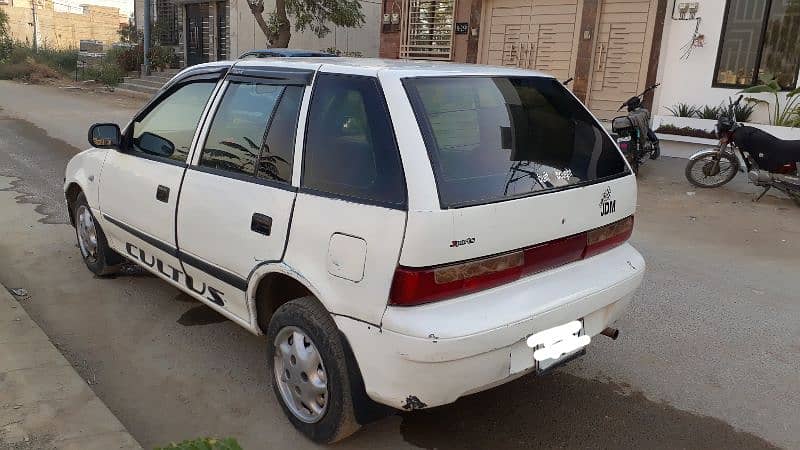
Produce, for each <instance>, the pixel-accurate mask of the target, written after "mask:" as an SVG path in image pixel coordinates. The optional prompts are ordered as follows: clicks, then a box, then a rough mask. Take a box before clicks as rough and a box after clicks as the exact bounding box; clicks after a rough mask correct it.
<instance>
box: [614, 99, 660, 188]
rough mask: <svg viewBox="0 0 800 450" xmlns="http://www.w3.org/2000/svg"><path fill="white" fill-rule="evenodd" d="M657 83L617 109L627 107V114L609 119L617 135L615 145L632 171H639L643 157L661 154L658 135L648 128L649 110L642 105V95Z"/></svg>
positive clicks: (655, 156) (655, 157) (653, 156)
mask: <svg viewBox="0 0 800 450" xmlns="http://www.w3.org/2000/svg"><path fill="white" fill-rule="evenodd" d="M659 85H660V83H657V84H654V85H652V86H650V87H649V88H647V89H645V90H644V91H642V93H641V94H639V95H637V96H635V97H631V98H629V99H628V100H626V101H625V103H623V104H622V105H621V106H620V107H619V109H617V111H620V110H622V108H627V110H628V115H626V116H620V117H615V118H614V120H612V121H611V131H612V132H613V133H614V134H616V136H617V145H619V148H620V150H622V154H623V155H625V158H627V159H628V162H629V163H630V165H631V168H632V169H633V172H634V173H638V172H639V166H641V165H642V164H644V161H645V158H647V157H648V156H649V157H650V159H658V157H659V156H660V155H661V147H660V145H659V142H658V137H657V136H656V133H655V132H654V131H653V130H651V129H650V111H648V110H647V108H645V107H644V106H642V99H643V98H644V95H645V94H647V93H648V92H650V91H652V90H653V89H655V88H657V87H658V86H659Z"/></svg>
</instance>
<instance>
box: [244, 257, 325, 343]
mask: <svg viewBox="0 0 800 450" xmlns="http://www.w3.org/2000/svg"><path fill="white" fill-rule="evenodd" d="M308 295H313V296H314V297H316V298H317V300H319V302H320V303H322V306H323V307H325V309H326V310H327V311H328V313H329V314H330V309H328V306H327V305H326V304H325V301H324V299H323V298H322V296H321V295H320V293H319V291H317V290H316V289H315V288H314V287H313V286H312V285H311V283H310V282H309V281H308V280H306V279H305V278H304V277H303V276H302V275H300V274H299V273H297V272H296V271H294V270H292V268H291V267H289V266H287V265H286V264H283V263H270V264H262V265H260V266H258V267H256V269H255V270H254V271H253V273H252V274H251V275H250V281H249V283H248V288H247V298H248V309H249V310H250V316H251V318H252V319H251V323H252V328H253V331H255V332H257V333H258V334H266V330H267V326H268V325H269V320H270V318H271V317H272V314H273V313H274V312H275V310H277V309H278V308H279V307H280V306H281V305H283V304H284V303H286V302H288V301H290V300H294V299H296V298H301V297H305V296H308Z"/></svg>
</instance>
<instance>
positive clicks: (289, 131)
mask: <svg viewBox="0 0 800 450" xmlns="http://www.w3.org/2000/svg"><path fill="white" fill-rule="evenodd" d="M302 100H303V88H302V87H300V86H287V87H286V89H285V90H284V92H283V96H282V97H281V101H280V103H279V104H278V108H277V109H276V110H275V115H274V117H273V118H272V122H271V123H270V126H269V131H267V138H266V139H265V140H264V146H263V147H262V149H261V157H260V158H259V160H258V176H259V177H261V178H265V179H267V180H273V181H282V182H286V183H290V182H291V181H292V163H293V162H294V161H293V160H294V139H295V134H296V131H297V117H298V115H299V114H300V103H301V102H302Z"/></svg>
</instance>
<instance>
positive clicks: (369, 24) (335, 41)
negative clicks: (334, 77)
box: [230, 0, 381, 58]
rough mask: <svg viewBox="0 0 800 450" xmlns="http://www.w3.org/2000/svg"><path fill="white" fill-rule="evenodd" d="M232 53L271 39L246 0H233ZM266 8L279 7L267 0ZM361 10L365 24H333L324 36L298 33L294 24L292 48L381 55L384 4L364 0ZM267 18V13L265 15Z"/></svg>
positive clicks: (234, 55) (259, 46)
mask: <svg viewBox="0 0 800 450" xmlns="http://www.w3.org/2000/svg"><path fill="white" fill-rule="evenodd" d="M230 8H231V9H230V14H231V23H230V39H231V40H230V55H231V57H232V58H234V57H238V56H239V55H240V54H242V53H244V52H246V51H248V50H253V49H260V48H265V47H267V39H266V38H265V37H264V34H263V33H262V32H261V29H260V28H258V25H257V24H256V22H255V19H254V18H253V14H252V13H251V12H250V8H249V7H248V6H247V1H246V0H230ZM264 9H265V11H267V12H268V11H273V10H274V9H275V3H274V0H265V1H264ZM361 12H362V13H364V26H363V27H361V28H342V27H335V26H333V25H329V26H330V28H331V32H330V33H329V34H328V35H327V36H325V37H324V38H322V39H320V38H318V37H317V36H316V35H315V34H314V33H312V32H311V31H308V30H307V31H306V32H304V33H298V32H297V31H295V30H294V26H293V27H292V39H291V40H290V41H289V47H290V48H302V49H306V50H325V49H327V48H329V47H336V48H337V49H339V50H341V51H343V52H361V54H362V56H365V57H375V56H378V45H379V44H380V42H379V37H380V34H379V33H380V30H379V27H380V15H381V4H380V2H379V1H376V0H362V1H361ZM264 15H265V17H266V13H265V14H264Z"/></svg>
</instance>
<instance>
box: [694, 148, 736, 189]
mask: <svg viewBox="0 0 800 450" xmlns="http://www.w3.org/2000/svg"><path fill="white" fill-rule="evenodd" d="M737 170H739V163H738V161H736V159H734V158H733V157H732V156H731V155H729V154H727V153H722V154H708V155H705V156H702V157H700V158H697V159H693V160H691V161H689V164H688V165H687V166H686V179H688V180H689V182H690V183H692V184H693V185H695V186H697V187H702V188H714V187H719V186H722V185H723V184H725V183H727V182H729V181H731V180H732V179H733V177H734V176H736V171H737Z"/></svg>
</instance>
